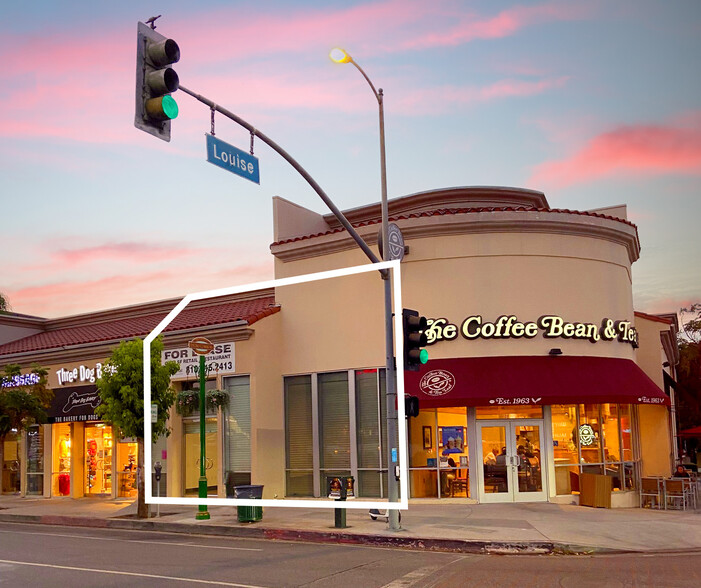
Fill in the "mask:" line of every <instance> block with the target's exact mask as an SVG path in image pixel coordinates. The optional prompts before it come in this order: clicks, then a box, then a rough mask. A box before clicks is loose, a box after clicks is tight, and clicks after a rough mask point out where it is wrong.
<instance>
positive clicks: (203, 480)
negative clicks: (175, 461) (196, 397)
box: [195, 355, 209, 521]
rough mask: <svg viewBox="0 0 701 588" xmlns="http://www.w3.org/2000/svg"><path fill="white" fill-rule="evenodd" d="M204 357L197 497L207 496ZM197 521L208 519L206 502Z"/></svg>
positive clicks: (201, 381)
mask: <svg viewBox="0 0 701 588" xmlns="http://www.w3.org/2000/svg"><path fill="white" fill-rule="evenodd" d="M204 372H205V358H204V355H200V482H199V497H200V498H207V468H206V442H205V421H206V415H205V389H204V388H205V383H206V381H207V377H206V375H205V373H204ZM195 518H196V519H197V520H198V521H203V520H207V519H209V512H208V511H207V505H206V504H200V506H199V510H198V512H197V516H196V517H195Z"/></svg>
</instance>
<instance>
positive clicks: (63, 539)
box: [0, 523, 701, 588]
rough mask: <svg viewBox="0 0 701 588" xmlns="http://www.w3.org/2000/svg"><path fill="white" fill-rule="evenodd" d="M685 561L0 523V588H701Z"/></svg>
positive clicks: (679, 557) (692, 558) (690, 560)
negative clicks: (485, 552) (198, 587)
mask: <svg viewBox="0 0 701 588" xmlns="http://www.w3.org/2000/svg"><path fill="white" fill-rule="evenodd" d="M697 558H698V555H690V554H631V555H598V556H581V557H563V556H554V555H533V556H482V555H466V554H451V553H435V552H430V551H414V550H406V549H393V548H379V547H369V546H357V545H339V544H332V545H325V544H318V543H301V542H294V543H288V542H284V541H270V540H260V539H241V538H227V537H204V536H197V535H188V536H183V535H181V534H173V533H166V532H150V531H125V530H116V529H110V530H107V529H86V528H72V527H61V526H48V525H31V524H14V523H0V584H3V585H7V586H38V587H42V586H46V587H49V586H50V587H52V588H55V587H56V586H71V587H75V588H78V587H82V586H125V585H129V586H177V585H187V584H200V585H211V586H240V587H260V588H277V587H282V586H294V587H302V586H309V587H320V586H352V587H354V588H365V587H367V588H374V587H378V588H379V587H389V588H408V587H414V588H429V587H431V588H443V587H445V588H448V587H451V588H454V587H457V586H518V587H519V588H524V587H530V586H536V587H540V586H543V587H550V586H558V587H565V588H566V587H570V586H571V587H577V588H587V587H588V586H597V587H601V586H606V587H609V586H610V587H617V586H621V587H628V586H661V587H662V586H664V587H669V588H673V587H676V586H679V587H688V586H698V585H701V572H699V571H698V566H697V565H696V563H697V562H696V560H697Z"/></svg>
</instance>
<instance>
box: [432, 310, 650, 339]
mask: <svg viewBox="0 0 701 588" xmlns="http://www.w3.org/2000/svg"><path fill="white" fill-rule="evenodd" d="M425 333H426V337H427V338H428V345H432V344H434V343H438V342H439V341H452V340H454V339H457V338H458V336H462V337H463V338H465V339H468V340H476V339H535V338H536V337H538V336H541V337H544V338H545V339H579V340H583V341H589V342H591V343H598V342H599V341H618V342H620V343H629V344H630V345H632V346H633V347H638V332H637V331H636V330H635V327H633V325H632V323H631V322H630V321H624V320H613V319H610V318H604V319H602V321H601V323H599V324H596V323H573V322H568V321H566V320H564V319H563V318H562V317H559V316H557V315H553V314H547V315H543V316H541V317H540V318H539V319H538V320H537V321H535V322H522V321H520V320H518V317H516V316H514V315H502V316H500V317H499V318H498V319H497V320H495V321H494V322H489V321H486V320H484V319H483V318H482V316H480V315H473V316H468V317H467V318H466V319H465V320H464V321H462V323H461V324H460V326H459V327H458V325H455V324H452V323H450V322H448V319H445V318H434V319H428V329H427V330H426V331H425Z"/></svg>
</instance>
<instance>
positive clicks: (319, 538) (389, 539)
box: [0, 514, 631, 555]
mask: <svg viewBox="0 0 701 588" xmlns="http://www.w3.org/2000/svg"><path fill="white" fill-rule="evenodd" d="M0 522H8V523H24V524H41V525H56V526H67V527H85V528H100V529H121V530H132V531H160V532H165V533H178V534H183V535H207V536H220V537H240V538H247V539H267V540H271V541H301V542H307V543H337V544H344V545H367V546H372V547H389V548H401V549H413V550H421V551H436V552H438V551H440V552H449V553H468V554H473V555H550V554H554V555H591V554H594V553H596V554H601V553H611V552H612V551H613V550H608V549H604V548H596V547H591V546H580V545H569V544H558V543H555V542H550V541H513V542H510V541H477V540H468V539H435V538H421V537H398V536H387V535H378V534H361V533H341V532H334V531H305V530H299V529H280V528H275V529H273V528H269V527H237V526H222V525H206V524H205V525H191V524H187V523H172V522H158V521H153V520H134V519H118V518H114V519H103V518H94V517H78V516H64V515H20V514H14V515H12V514H0ZM623 553H631V552H628V551H624V552H623Z"/></svg>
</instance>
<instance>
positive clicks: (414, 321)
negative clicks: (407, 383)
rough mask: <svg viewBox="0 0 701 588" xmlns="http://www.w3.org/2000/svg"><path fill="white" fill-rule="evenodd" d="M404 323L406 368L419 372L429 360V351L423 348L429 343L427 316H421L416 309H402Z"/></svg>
mask: <svg viewBox="0 0 701 588" xmlns="http://www.w3.org/2000/svg"><path fill="white" fill-rule="evenodd" d="M402 325H403V327H404V369H405V370H407V371H410V372H418V371H419V370H420V369H421V366H422V365H423V364H424V363H426V362H427V361H428V351H426V350H425V349H423V347H425V346H426V344H427V343H428V339H427V338H426V333H424V331H425V330H426V328H427V327H428V323H427V322H426V317H424V316H419V313H418V312H416V311H415V310H409V309H408V308H405V309H403V310H402Z"/></svg>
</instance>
